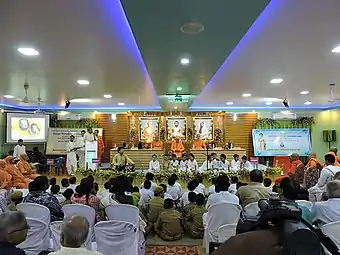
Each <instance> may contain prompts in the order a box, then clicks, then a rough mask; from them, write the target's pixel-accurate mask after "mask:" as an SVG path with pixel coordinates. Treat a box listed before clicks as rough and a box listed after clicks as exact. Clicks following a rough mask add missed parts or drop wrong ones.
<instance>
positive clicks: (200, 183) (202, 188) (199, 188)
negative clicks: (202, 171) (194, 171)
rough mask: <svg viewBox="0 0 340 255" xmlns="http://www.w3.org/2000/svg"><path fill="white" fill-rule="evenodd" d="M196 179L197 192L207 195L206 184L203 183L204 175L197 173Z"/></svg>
mask: <svg viewBox="0 0 340 255" xmlns="http://www.w3.org/2000/svg"><path fill="white" fill-rule="evenodd" d="M195 181H196V182H197V187H196V189H195V192H196V193H197V194H203V195H204V196H205V186H204V184H203V177H202V176H201V175H197V176H196V179H195Z"/></svg>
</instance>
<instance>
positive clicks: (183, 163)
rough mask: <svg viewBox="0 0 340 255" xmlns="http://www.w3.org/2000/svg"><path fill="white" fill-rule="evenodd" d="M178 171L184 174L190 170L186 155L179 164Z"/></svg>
mask: <svg viewBox="0 0 340 255" xmlns="http://www.w3.org/2000/svg"><path fill="white" fill-rule="evenodd" d="M178 170H180V171H182V172H186V171H187V170H188V158H187V154H185V153H183V155H182V158H181V161H180V162H179V167H178Z"/></svg>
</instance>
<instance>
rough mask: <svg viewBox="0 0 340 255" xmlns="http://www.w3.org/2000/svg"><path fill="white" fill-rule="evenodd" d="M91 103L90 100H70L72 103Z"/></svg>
mask: <svg viewBox="0 0 340 255" xmlns="http://www.w3.org/2000/svg"><path fill="white" fill-rule="evenodd" d="M91 101H92V100H91V99H90V98H74V99H71V100H70V102H71V103H89V102H91Z"/></svg>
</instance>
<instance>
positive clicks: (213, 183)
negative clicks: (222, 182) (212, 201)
mask: <svg viewBox="0 0 340 255" xmlns="http://www.w3.org/2000/svg"><path fill="white" fill-rule="evenodd" d="M211 184H212V185H211V186H209V188H208V196H210V195H212V194H215V193H217V192H216V190H215V187H216V185H215V184H216V178H211Z"/></svg>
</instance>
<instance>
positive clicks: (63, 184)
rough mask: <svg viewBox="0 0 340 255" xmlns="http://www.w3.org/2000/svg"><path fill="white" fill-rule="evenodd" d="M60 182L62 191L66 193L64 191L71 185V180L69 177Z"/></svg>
mask: <svg viewBox="0 0 340 255" xmlns="http://www.w3.org/2000/svg"><path fill="white" fill-rule="evenodd" d="M60 184H61V190H60V192H61V193H64V191H65V190H66V189H68V188H69V187H70V181H69V179H67V178H63V179H61V181H60Z"/></svg>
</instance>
